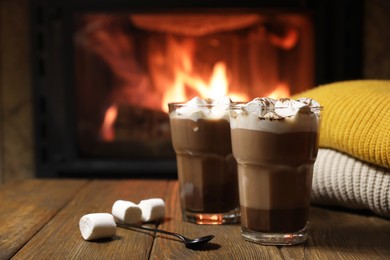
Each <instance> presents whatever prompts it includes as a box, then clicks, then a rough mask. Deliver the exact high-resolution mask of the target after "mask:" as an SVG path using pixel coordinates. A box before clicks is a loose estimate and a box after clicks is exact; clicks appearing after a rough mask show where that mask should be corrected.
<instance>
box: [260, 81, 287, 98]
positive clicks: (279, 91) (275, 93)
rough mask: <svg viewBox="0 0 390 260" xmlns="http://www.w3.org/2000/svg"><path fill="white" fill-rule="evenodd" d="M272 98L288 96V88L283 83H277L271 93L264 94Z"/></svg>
mask: <svg viewBox="0 0 390 260" xmlns="http://www.w3.org/2000/svg"><path fill="white" fill-rule="evenodd" d="M265 96H266V97H270V98H273V99H278V98H285V97H289V96H290V88H289V86H288V85H287V84H285V83H279V84H278V85H277V86H276V87H275V89H274V90H272V92H271V93H268V94H267V95H265Z"/></svg>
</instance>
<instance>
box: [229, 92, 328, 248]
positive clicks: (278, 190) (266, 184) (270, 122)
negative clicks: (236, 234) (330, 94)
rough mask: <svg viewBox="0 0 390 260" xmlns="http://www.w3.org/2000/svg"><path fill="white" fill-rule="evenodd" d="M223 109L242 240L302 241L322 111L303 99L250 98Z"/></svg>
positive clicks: (306, 219)
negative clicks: (234, 170)
mask: <svg viewBox="0 0 390 260" xmlns="http://www.w3.org/2000/svg"><path fill="white" fill-rule="evenodd" d="M229 110H230V126H231V136H232V147H233V155H234V157H235V159H236V160H237V164H238V182H239V200H240V207H241V234H242V236H243V238H244V239H246V240H249V241H252V242H256V243H260V244H264V245H293V244H298V243H302V242H304V241H305V240H306V239H307V236H308V232H307V223H308V217H309V206H310V193H311V185H312V176H313V165H314V162H315V159H316V157H317V151H318V138H319V127H320V115H321V110H322V108H321V107H320V105H319V104H318V103H317V102H316V101H314V100H312V99H308V98H302V99H298V100H292V99H287V98H284V99H279V100H274V99H271V98H255V99H254V100H252V101H251V102H248V103H241V104H232V105H231V106H230V108H229Z"/></svg>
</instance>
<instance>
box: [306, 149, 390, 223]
mask: <svg viewBox="0 0 390 260" xmlns="http://www.w3.org/2000/svg"><path fill="white" fill-rule="evenodd" d="M312 202H314V203H318V204H325V205H339V206H344V207H347V208H353V209H368V210H371V211H373V212H374V213H376V214H378V215H381V216H383V217H387V218H390V172H389V170H388V169H385V168H382V167H379V166H375V165H372V164H367V163H365V162H363V161H360V160H357V159H355V158H353V157H350V156H348V155H346V154H343V153H340V152H337V151H335V150H331V149H319V151H318V157H317V160H316V162H315V164H314V175H313V190H312Z"/></svg>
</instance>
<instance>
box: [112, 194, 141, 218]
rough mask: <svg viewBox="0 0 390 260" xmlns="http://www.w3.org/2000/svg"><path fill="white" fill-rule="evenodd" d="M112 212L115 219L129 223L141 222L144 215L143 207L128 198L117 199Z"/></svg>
mask: <svg viewBox="0 0 390 260" xmlns="http://www.w3.org/2000/svg"><path fill="white" fill-rule="evenodd" d="M111 213H112V215H113V216H114V217H115V219H117V220H119V221H122V222H124V223H128V224H133V223H138V222H140V221H141V216H142V211H141V208H140V207H139V206H138V205H137V204H135V203H133V202H131V201H126V200H117V201H115V203H114V205H112V210H111Z"/></svg>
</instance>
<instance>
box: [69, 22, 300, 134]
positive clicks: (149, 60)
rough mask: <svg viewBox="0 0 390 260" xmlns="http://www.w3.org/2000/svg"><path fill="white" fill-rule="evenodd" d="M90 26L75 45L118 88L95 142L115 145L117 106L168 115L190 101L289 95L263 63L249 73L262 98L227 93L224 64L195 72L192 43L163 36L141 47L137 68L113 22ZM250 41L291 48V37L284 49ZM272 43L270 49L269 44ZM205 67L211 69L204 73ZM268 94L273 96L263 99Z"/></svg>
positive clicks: (248, 92) (242, 89)
mask: <svg viewBox="0 0 390 260" xmlns="http://www.w3.org/2000/svg"><path fill="white" fill-rule="evenodd" d="M92 18H93V19H92ZM91 21H93V22H91V23H90V24H89V26H88V27H86V30H85V32H84V34H82V33H81V34H80V35H79V37H78V38H77V40H78V41H79V43H80V44H82V45H84V46H85V48H86V49H89V50H92V51H93V52H94V53H96V54H98V55H99V56H100V57H101V58H102V59H103V60H104V61H105V62H106V63H107V65H109V67H110V68H111V70H112V72H113V74H114V75H115V76H116V77H117V79H118V80H117V81H116V82H118V83H119V84H117V85H115V86H114V87H113V88H112V92H111V93H110V96H109V97H108V100H107V102H108V103H111V106H109V107H108V109H107V110H106V111H105V113H104V119H103V123H102V126H101V129H100V137H101V138H102V139H103V140H104V141H113V140H115V129H114V124H115V122H116V120H117V116H118V114H120V111H121V110H120V109H119V108H120V107H119V106H123V105H124V106H129V107H130V106H134V107H139V108H143V109H147V110H153V111H164V112H168V106H167V103H169V102H178V101H187V100H189V99H191V98H192V97H194V96H199V97H201V98H214V99H215V98H218V97H220V96H224V95H227V96H229V97H230V98H231V99H232V100H233V101H249V100H250V99H252V98H254V97H256V96H269V97H272V98H279V97H287V96H289V95H290V93H289V86H288V84H286V83H283V82H280V81H279V82H278V79H277V76H276V75H277V72H276V73H274V72H275V71H276V70H277V67H276V66H275V63H272V62H267V63H264V62H263V63H261V64H257V67H256V66H251V68H253V70H254V71H252V73H254V74H256V73H257V71H259V72H261V73H259V75H258V78H259V79H260V81H258V82H259V84H260V85H261V84H265V85H267V86H264V87H265V89H264V90H260V91H262V93H254V91H253V90H252V89H251V88H250V87H248V86H236V88H234V91H233V90H232V89H229V87H231V85H232V83H231V82H230V80H229V73H230V72H231V71H230V70H228V67H227V64H229V63H227V62H225V60H223V61H222V60H219V61H218V59H216V60H215V61H213V62H209V64H204V65H205V66H203V64H202V66H203V67H202V68H201V69H199V67H196V66H195V65H196V63H195V62H199V60H197V59H196V57H195V56H196V54H197V53H199V52H200V50H199V49H197V48H198V46H197V42H196V40H195V39H194V38H191V37H173V36H170V35H167V36H166V38H163V40H162V39H161V38H158V37H156V38H151V39H148V40H147V41H146V42H145V46H146V48H147V50H148V52H147V55H145V57H143V58H144V59H143V60H142V61H143V63H142V66H141V65H140V64H139V61H138V60H137V59H138V57H137V55H136V53H137V50H136V45H135V44H134V41H135V40H134V39H133V38H130V37H127V36H126V32H124V31H122V30H121V29H120V28H119V27H117V26H115V21H112V20H110V19H109V18H108V17H104V16H103V17H100V19H95V17H91ZM291 35H292V36H291V37H293V36H294V35H293V34H291ZM256 37H257V38H256V39H257V40H258V42H257V43H258V44H263V45H264V44H266V46H268V47H269V46H271V45H272V46H273V44H279V43H280V44H282V43H283V44H282V45H283V46H284V47H286V46H287V47H291V46H290V45H292V44H295V41H293V40H294V39H295V38H294V37H293V38H292V40H291V41H288V42H287V43H286V42H279V41H278V40H279V38H277V39H273V38H272V39H271V40H270V42H269V41H268V38H267V35H261V34H258V35H257V36H256ZM273 41H276V43H272V42H273ZM274 48H275V47H272V48H271V49H272V50H274V52H271V54H268V53H267V52H265V53H263V55H265V56H266V57H264V60H269V58H271V60H272V58H274V57H277V55H276V54H277V52H276V50H275V49H274ZM255 53H257V52H255ZM275 53H276V54H275ZM267 55H269V57H268V56H267ZM222 59H223V57H222ZM263 64H265V65H263ZM197 65H198V66H199V64H197ZM210 65H211V67H206V66H210ZM264 66H265V67H264ZM195 67H196V68H195ZM204 67H206V69H205V68H204ZM269 68H271V69H269ZM199 70H202V71H199ZM270 71H271V73H270ZM263 78H265V79H270V78H271V79H274V80H263ZM262 82H263V83H262ZM274 85H275V86H274ZM260 87H261V86H260ZM256 89H257V90H259V89H260V88H256ZM269 89H273V90H272V91H271V92H270V93H266V91H269Z"/></svg>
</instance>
